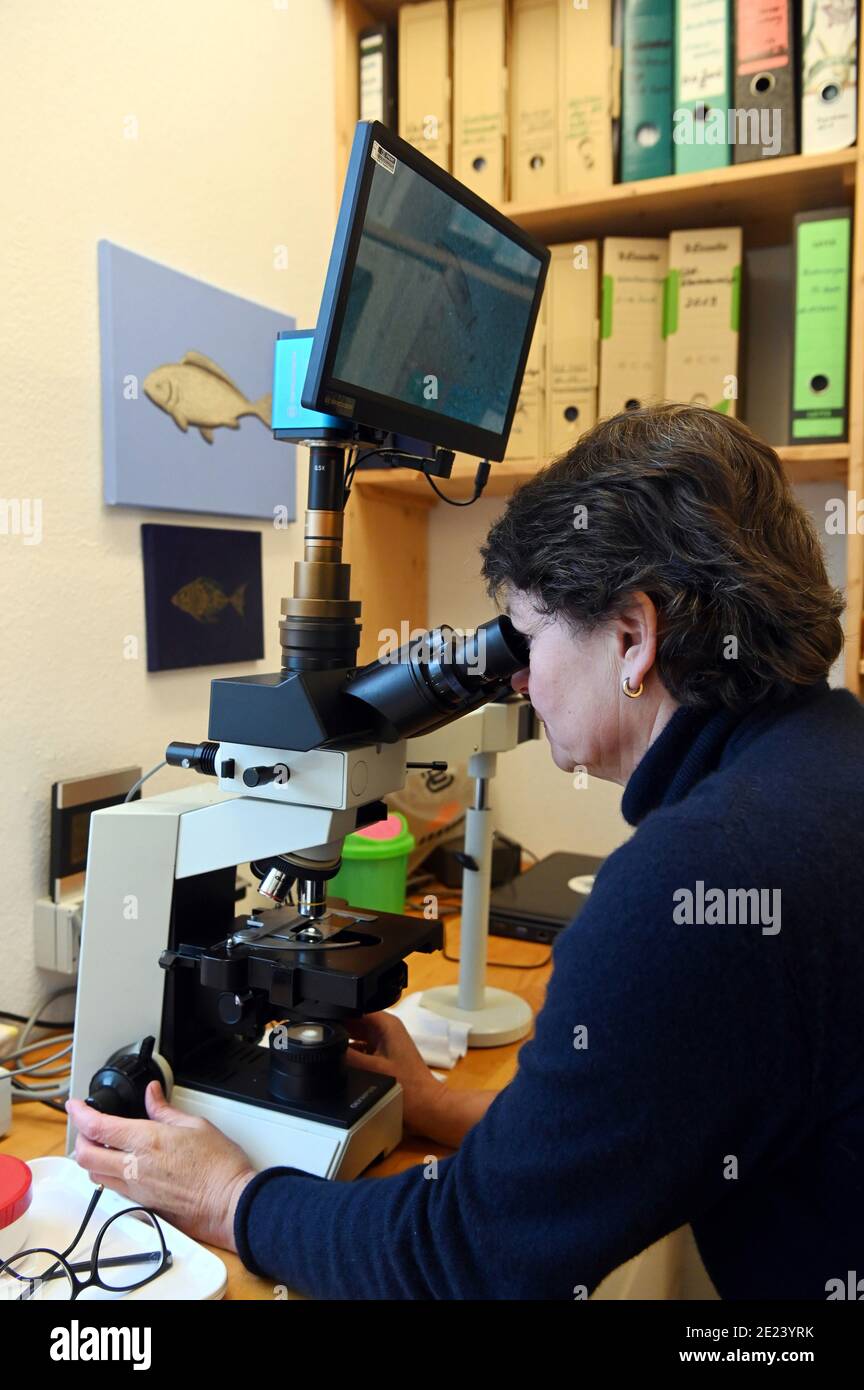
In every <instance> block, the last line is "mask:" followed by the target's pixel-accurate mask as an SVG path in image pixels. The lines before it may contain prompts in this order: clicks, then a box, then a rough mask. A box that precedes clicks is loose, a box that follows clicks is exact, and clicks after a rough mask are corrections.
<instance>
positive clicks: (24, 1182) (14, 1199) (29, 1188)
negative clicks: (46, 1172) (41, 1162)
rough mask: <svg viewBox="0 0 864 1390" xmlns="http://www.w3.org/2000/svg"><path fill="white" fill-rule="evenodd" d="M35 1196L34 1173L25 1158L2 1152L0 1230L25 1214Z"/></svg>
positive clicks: (0, 1159) (0, 1158)
mask: <svg viewBox="0 0 864 1390" xmlns="http://www.w3.org/2000/svg"><path fill="white" fill-rule="evenodd" d="M32 1196H33V1174H32V1173H31V1172H30V1169H29V1168H28V1166H27V1164H26V1163H25V1162H24V1160H23V1158H13V1157H12V1155H11V1154H0V1231H2V1230H3V1228H4V1226H11V1225H12V1222H13V1221H17V1220H18V1218H19V1216H23V1215H24V1213H25V1211H26V1210H27V1208H28V1207H29V1205H30V1199H31V1198H32Z"/></svg>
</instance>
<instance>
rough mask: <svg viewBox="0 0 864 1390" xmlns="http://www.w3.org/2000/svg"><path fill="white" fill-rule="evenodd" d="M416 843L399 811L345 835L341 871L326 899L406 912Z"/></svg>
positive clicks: (330, 883) (386, 910) (332, 883)
mask: <svg viewBox="0 0 864 1390" xmlns="http://www.w3.org/2000/svg"><path fill="white" fill-rule="evenodd" d="M414 845H415V840H414V836H413V835H412V834H411V831H410V830H409V829H408V825H407V822H406V820H405V817H404V816H403V815H402V813H401V812H400V811H394V812H392V813H391V814H390V815H389V816H388V817H387V819H386V820H379V821H376V823H375V824H374V825H367V826H365V827H364V828H363V829H362V830H355V831H353V832H352V834H350V835H346V837H345V842H344V844H343V846H342V867H341V869H340V870H339V872H338V874H337V875H336V877H335V878H331V879H330V882H329V883H328V885H327V896H328V897H334V898H345V899H347V901H348V903H349V904H350V905H351V907H370V908H378V910H379V911H380V912H404V911H405V883H406V881H407V878H408V856H409V854H410V853H411V851H412V849H413V848H414Z"/></svg>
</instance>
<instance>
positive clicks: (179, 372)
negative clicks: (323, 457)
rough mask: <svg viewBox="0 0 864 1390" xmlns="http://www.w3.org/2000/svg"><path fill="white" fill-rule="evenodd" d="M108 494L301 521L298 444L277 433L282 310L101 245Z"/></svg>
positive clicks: (285, 319)
mask: <svg viewBox="0 0 864 1390" xmlns="http://www.w3.org/2000/svg"><path fill="white" fill-rule="evenodd" d="M99 317H100V331H101V338H102V423H103V454H104V479H105V501H106V502H108V503H109V504H111V505H121V506H133V507H154V508H158V509H161V510H170V511H182V512H203V513H213V514H217V515H222V516H248V517H262V518H266V519H267V520H270V521H272V520H273V518H274V517H278V518H279V519H280V521H285V520H291V521H293V520H295V519H296V515H297V511H296V483H295V466H296V463H295V446H294V445H292V444H285V443H282V442H277V441H276V440H274V439H273V436H272V434H271V430H270V411H271V395H270V392H271V389H272V371H273V344H274V342H275V339H276V334H277V333H278V332H279V331H280V330H281V329H287V328H294V327H295V320H294V319H293V318H292V317H291V315H290V314H280V313H276V312H275V311H274V310H272V309H267V308H265V307H264V306H263V305H261V304H255V303H253V302H252V301H251V300H248V299H242V298H241V297H240V296H239V295H235V294H229V293H228V292H227V291H225V290H219V289H216V288H215V287H214V286H212V285H208V284H205V283H204V281H202V280H196V279H195V278H194V277H192V276H191V275H184V274H182V273H181V272H180V271H177V270H172V269H170V268H169V267H168V266H165V265H161V264H160V263H159V262H158V261H152V260H149V259H148V258H147V257H146V256H139V255H137V254H136V253H135V252H133V251H128V250H126V249H125V248H124V247H122V246H115V245H114V244H113V243H112V242H109V241H100V243H99Z"/></svg>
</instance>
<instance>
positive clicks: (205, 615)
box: [171, 575, 246, 623]
mask: <svg viewBox="0 0 864 1390" xmlns="http://www.w3.org/2000/svg"><path fill="white" fill-rule="evenodd" d="M245 595H246V585H245V584H240V585H238V587H237V588H236V589H235V590H234V592H233V594H230V595H229V594H226V593H225V590H224V589H222V588H221V587H220V586H219V585H218V584H217V583H216V582H215V580H213V579H205V578H204V577H203V575H199V576H198V578H197V579H193V580H191V581H190V583H188V584H184V585H183V588H182V589H178V590H177V593H176V594H172V595H171V602H172V603H173V604H174V605H175V607H176V608H179V609H180V610H181V612H183V613H188V614H189V617H190V618H194V619H195V621H196V623H217V622H218V621H219V619H220V618H221V616H222V614H223V613H224V612H225V609H226V608H228V607H229V606H230V607H231V608H233V609H234V611H235V613H237V614H239V616H240V617H241V618H242V617H243V608H244V604H245Z"/></svg>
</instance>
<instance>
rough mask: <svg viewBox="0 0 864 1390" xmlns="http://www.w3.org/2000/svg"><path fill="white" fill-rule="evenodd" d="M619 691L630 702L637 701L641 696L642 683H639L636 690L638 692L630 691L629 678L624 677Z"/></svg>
mask: <svg viewBox="0 0 864 1390" xmlns="http://www.w3.org/2000/svg"><path fill="white" fill-rule="evenodd" d="M621 689H622V690H623V691H624V694H625V695H626V696H627V698H628V699H630V700H638V698H639V696H640V695H641V694H642V690H643V682H642V681H640V682H639V689H638V690H631V689H630V677H629V676H625V677H624V679H623V681H622V682H621Z"/></svg>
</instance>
